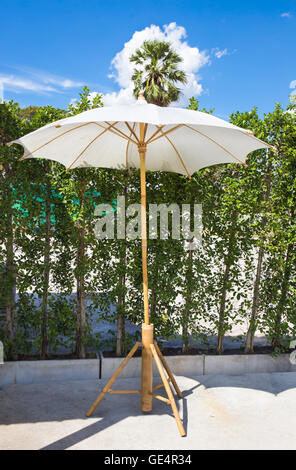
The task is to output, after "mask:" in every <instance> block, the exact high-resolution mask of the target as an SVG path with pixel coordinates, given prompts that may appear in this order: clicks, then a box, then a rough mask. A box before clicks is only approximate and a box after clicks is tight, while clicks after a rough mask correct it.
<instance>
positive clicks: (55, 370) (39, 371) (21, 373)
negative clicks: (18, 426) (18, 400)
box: [0, 359, 100, 386]
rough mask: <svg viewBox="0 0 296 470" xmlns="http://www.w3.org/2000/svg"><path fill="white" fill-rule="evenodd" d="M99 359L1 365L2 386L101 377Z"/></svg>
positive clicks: (17, 362) (0, 379) (0, 377)
mask: <svg viewBox="0 0 296 470" xmlns="http://www.w3.org/2000/svg"><path fill="white" fill-rule="evenodd" d="M99 367H100V361H99V360H98V359H80V360H78V359H76V360H75V359H74V360H56V361H15V362H6V363H5V364H4V365H2V366H0V386H1V385H8V384H14V383H15V384H17V383H18V384H30V383H36V382H67V381H71V380H93V379H94V380H95V379H98V378H99Z"/></svg>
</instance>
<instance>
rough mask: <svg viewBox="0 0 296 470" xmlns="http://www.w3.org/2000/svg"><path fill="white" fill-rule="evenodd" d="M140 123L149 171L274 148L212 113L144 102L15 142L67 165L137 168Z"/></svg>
mask: <svg viewBox="0 0 296 470" xmlns="http://www.w3.org/2000/svg"><path fill="white" fill-rule="evenodd" d="M139 123H144V124H146V126H145V139H144V141H145V143H146V144H147V152H146V169H147V170H153V171H158V170H160V171H161V170H163V171H172V172H176V173H181V174H185V175H192V174H193V173H194V172H195V171H197V170H199V169H200V168H203V167H206V166H209V165H214V164H217V163H233V162H236V163H239V162H240V163H244V162H245V159H246V156H247V155H248V154H249V153H250V152H252V151H253V150H256V149H259V148H268V147H271V146H270V145H268V144H266V143H265V142H262V141H261V140H259V139H257V138H256V137H254V136H253V135H252V132H250V131H248V130H245V129H241V128H240V127H237V126H234V125H233V124H230V123H229V122H226V121H223V120H222V119H219V118H217V117H214V116H212V115H209V114H206V113H203V112H199V111H191V110H187V109H182V108H173V107H167V108H165V107H159V106H156V105H153V104H147V103H146V101H144V100H138V101H137V102H135V104H133V105H130V106H109V107H108V106H106V107H102V108H96V109H92V110H90V111H86V112H83V113H80V114H78V115H76V116H73V117H69V118H66V119H61V120H60V121H56V122H55V123H51V124H48V125H47V126H44V127H42V128H40V129H38V130H36V131H35V132H32V133H30V134H27V135H25V136H24V137H22V138H20V139H17V140H15V141H14V142H13V143H17V144H20V145H22V146H23V147H24V149H25V152H24V157H23V158H46V159H50V160H55V161H57V162H60V163H62V164H63V165H65V166H66V167H67V168H77V167H80V168H81V167H105V168H118V169H123V168H127V167H134V168H139V167H140V160H139V154H138V143H139V140H140V136H139V125H140V124H139Z"/></svg>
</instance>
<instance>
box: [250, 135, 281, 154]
mask: <svg viewBox="0 0 296 470" xmlns="http://www.w3.org/2000/svg"><path fill="white" fill-rule="evenodd" d="M246 134H247V135H249V136H250V137H253V139H255V140H257V142H261V143H262V144H265V145H267V146H268V147H269V148H271V149H272V150H274V151H275V152H276V151H277V148H276V147H274V146H273V145H270V144H267V143H266V142H264V141H263V140H261V139H258V137H256V136H255V135H253V132H252V131H251V132H246Z"/></svg>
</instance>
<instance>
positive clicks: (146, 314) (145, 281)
mask: <svg viewBox="0 0 296 470" xmlns="http://www.w3.org/2000/svg"><path fill="white" fill-rule="evenodd" d="M138 151H139V156H140V178H141V238H142V270H143V295H144V323H145V324H146V325H149V305H148V273H147V226H146V169H145V159H146V145H145V143H144V124H143V123H140V143H139V145H138Z"/></svg>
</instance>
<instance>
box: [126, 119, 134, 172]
mask: <svg viewBox="0 0 296 470" xmlns="http://www.w3.org/2000/svg"><path fill="white" fill-rule="evenodd" d="M135 126H136V123H135V122H134V125H133V130H135ZM129 144H130V140H128V142H127V144H126V152H125V165H126V168H128V148H129Z"/></svg>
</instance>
